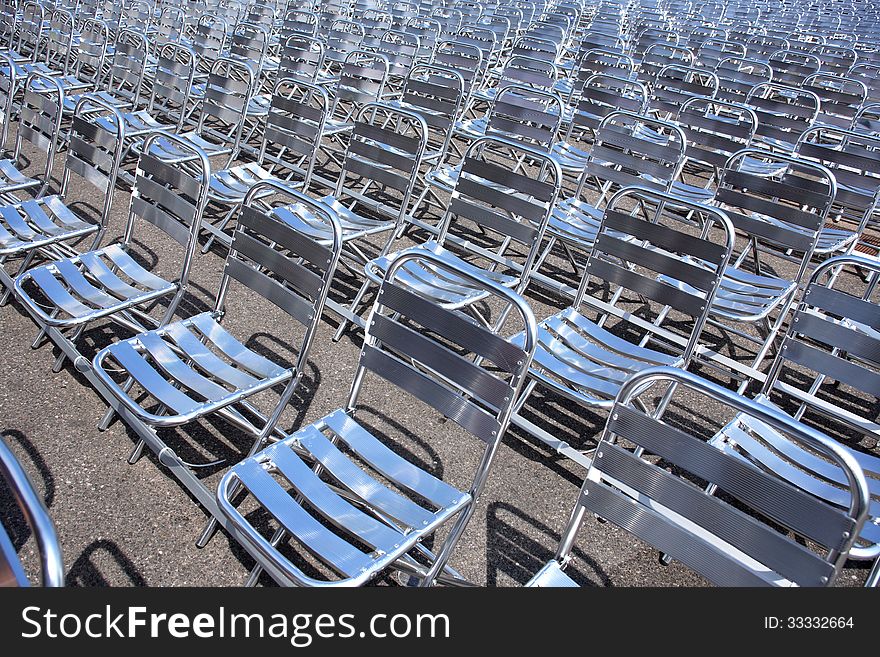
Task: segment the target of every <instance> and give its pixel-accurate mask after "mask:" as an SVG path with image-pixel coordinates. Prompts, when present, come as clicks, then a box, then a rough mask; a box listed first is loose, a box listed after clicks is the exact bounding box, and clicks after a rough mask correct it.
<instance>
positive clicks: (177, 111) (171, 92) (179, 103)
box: [147, 42, 196, 132]
mask: <svg viewBox="0 0 880 657" xmlns="http://www.w3.org/2000/svg"><path fill="white" fill-rule="evenodd" d="M195 73H196V55H195V53H194V52H193V51H192V50H191V49H190V48H189V47H187V46H185V45H183V44H180V43H174V42H168V43H166V44H165V45H163V46H162V47H161V48H160V49H159V57H158V58H157V61H156V69H155V72H154V73H153V75H152V80H151V86H150V97H149V99H148V101H147V112H149V113H150V114H151V115H153V116H157V115H161V116H162V119H163V122H165V123H169V124H173V125H174V132H180V131H181V130H182V129H183V122H184V120H185V119H186V113H187V110H189V109H190V108H189V101H190V92H191V91H192V85H193V78H194V76H195Z"/></svg>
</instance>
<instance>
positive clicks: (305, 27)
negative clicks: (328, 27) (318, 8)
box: [280, 9, 318, 43]
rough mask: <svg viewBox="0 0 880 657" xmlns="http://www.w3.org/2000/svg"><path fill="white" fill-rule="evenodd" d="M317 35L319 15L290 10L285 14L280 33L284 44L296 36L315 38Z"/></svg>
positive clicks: (301, 10) (300, 10) (306, 11)
mask: <svg viewBox="0 0 880 657" xmlns="http://www.w3.org/2000/svg"><path fill="white" fill-rule="evenodd" d="M317 34H318V15H317V14H316V13H315V12H313V11H308V10H306V9H289V10H288V11H287V12H285V14H284V20H283V21H282V23H281V31H280V37H281V42H282V43H286V42H287V40H288V39H289V38H290V37H292V36H294V35H296V36H307V37H312V38H315V37H316V36H317Z"/></svg>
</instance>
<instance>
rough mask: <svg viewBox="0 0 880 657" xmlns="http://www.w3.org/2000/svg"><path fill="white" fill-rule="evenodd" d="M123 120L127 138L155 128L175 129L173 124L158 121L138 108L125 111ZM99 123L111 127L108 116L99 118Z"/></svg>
mask: <svg viewBox="0 0 880 657" xmlns="http://www.w3.org/2000/svg"><path fill="white" fill-rule="evenodd" d="M122 120H123V121H124V126H125V127H124V132H123V134H124V135H125V136H126V138H129V137H137V136H140V135H144V134H146V133H148V132H153V131H154V130H173V129H174V127H173V126H169V125H166V124H164V123H160V122H159V121H157V120H156V119H155V118H153V116H151V115H150V113H149V112H148V111H147V110H138V111H137V112H123V114H122ZM98 123H99V124H101V125H102V126H104V127H105V128H108V129H111V130H112V131H114V132H115V129H114V128H111V127H110V126H111V123H110V121H109V120H108V119H107V118H106V117H101V118H99V119H98Z"/></svg>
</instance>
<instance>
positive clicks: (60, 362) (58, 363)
mask: <svg viewBox="0 0 880 657" xmlns="http://www.w3.org/2000/svg"><path fill="white" fill-rule="evenodd" d="M65 360H67V354H65V353H64V352H61V354H59V356H58V358H56V359H55V363H54V364H53V365H52V372H53V373H54V374H58V372H60V371H61V369H62V368H63V367H64V361H65Z"/></svg>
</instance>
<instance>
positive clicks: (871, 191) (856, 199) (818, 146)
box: [796, 126, 880, 239]
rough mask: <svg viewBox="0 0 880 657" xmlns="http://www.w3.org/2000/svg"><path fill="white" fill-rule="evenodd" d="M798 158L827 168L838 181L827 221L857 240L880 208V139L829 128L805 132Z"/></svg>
mask: <svg viewBox="0 0 880 657" xmlns="http://www.w3.org/2000/svg"><path fill="white" fill-rule="evenodd" d="M796 152H797V155H798V157H799V158H804V159H807V160H810V161H813V162H818V163H819V164H822V165H824V166H826V167H827V168H828V169H830V170H831V172H832V173H833V174H834V177H835V179H836V181H837V193H836V194H835V195H834V205H833V206H832V209H831V215H830V218H831V219H832V220H833V221H834V222H835V224H836V225H837V227H839V228H843V229H848V230H851V231H853V232H854V233H855V235H856V236H857V239H861V238H862V237H868V236H867V235H864V230H865V228H866V226H867V225H868V222H869V221H870V220H871V217H872V215H873V214H874V212H875V211H876V209H877V206H878V204H880V137H877V136H876V135H870V134H863V133H858V132H851V131H849V130H841V129H839V128H833V127H828V126H819V127H815V128H810V129H809V130H806V131H805V132H804V133H803V134H802V135H801V137H800V140H799V141H798V145H797V151H796Z"/></svg>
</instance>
